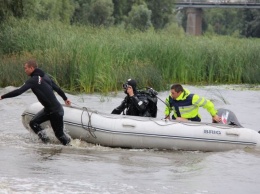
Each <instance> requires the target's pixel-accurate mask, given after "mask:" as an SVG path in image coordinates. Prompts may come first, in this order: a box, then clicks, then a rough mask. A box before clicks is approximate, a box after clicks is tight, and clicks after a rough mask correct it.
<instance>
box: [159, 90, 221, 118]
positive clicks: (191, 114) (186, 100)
mask: <svg viewBox="0 0 260 194" xmlns="http://www.w3.org/2000/svg"><path fill="white" fill-rule="evenodd" d="M166 104H167V106H166V108H165V111H164V113H165V115H166V116H169V115H170V114H171V112H172V111H173V117H175V118H176V117H179V116H178V111H176V108H177V109H179V113H180V116H181V117H182V118H186V119H192V118H195V117H199V118H201V116H200V114H199V107H203V108H205V109H206V110H207V111H208V112H209V113H210V114H211V116H215V115H216V114H217V110H216V109H215V107H214V104H213V103H212V102H211V101H210V100H207V99H205V98H204V97H200V96H199V95H197V94H190V91H189V90H187V89H184V91H183V92H182V93H181V95H180V96H179V97H178V98H177V99H176V100H174V99H173V98H172V97H171V95H169V96H168V97H167V98H166Z"/></svg>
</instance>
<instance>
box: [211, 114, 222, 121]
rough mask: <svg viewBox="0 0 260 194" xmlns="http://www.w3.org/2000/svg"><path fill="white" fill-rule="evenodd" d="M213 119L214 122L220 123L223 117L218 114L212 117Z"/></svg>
mask: <svg viewBox="0 0 260 194" xmlns="http://www.w3.org/2000/svg"><path fill="white" fill-rule="evenodd" d="M212 120H213V123H214V122H217V123H219V122H220V121H221V117H219V116H218V115H215V116H213V117H212Z"/></svg>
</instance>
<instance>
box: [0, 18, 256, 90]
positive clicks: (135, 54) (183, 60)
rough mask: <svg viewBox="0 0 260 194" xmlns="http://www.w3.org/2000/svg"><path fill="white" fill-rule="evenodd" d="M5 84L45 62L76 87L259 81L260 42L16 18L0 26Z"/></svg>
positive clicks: (18, 82) (175, 30) (71, 87)
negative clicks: (27, 68) (25, 67)
mask: <svg viewBox="0 0 260 194" xmlns="http://www.w3.org/2000/svg"><path fill="white" fill-rule="evenodd" d="M0 29H1V30H0V55H1V61H0V77H1V79H0V87H6V86H10V85H11V86H20V85H21V84H23V82H24V80H26V79H27V78H26V75H25V73H24V71H23V63H24V62H26V61H27V60H28V59H31V58H34V59H36V60H37V62H38V63H39V66H40V68H42V69H43V70H44V71H45V72H47V73H49V74H51V75H52V76H53V78H54V79H55V80H56V81H57V83H58V84H59V85H60V86H61V87H62V88H64V89H65V90H66V91H68V92H71V93H96V92H97V93H109V92H111V91H114V92H117V91H118V90H119V91H121V87H122V83H123V82H125V81H126V79H128V78H134V79H136V80H137V82H138V86H139V87H140V89H141V88H142V87H146V86H150V87H153V88H154V89H156V90H158V91H161V90H168V86H169V83H177V82H178V83H181V84H188V85H222V84H256V85H257V84H260V55H259V53H260V40H259V39H246V38H235V37H231V36H201V37H194V36H187V35H185V33H184V32H183V31H182V30H181V28H179V27H178V26H173V27H172V28H168V29H165V30H162V31H159V32H155V31H153V30H149V31H147V32H140V31H134V30H131V29H129V30H128V31H126V30H125V29H123V28H120V27H111V28H104V27H99V28H98V27H86V26H84V27H83V26H76V25H73V26H72V25H66V24H62V23H59V22H51V21H35V20H16V19H11V20H9V21H8V22H6V23H3V24H2V25H1V26H0Z"/></svg>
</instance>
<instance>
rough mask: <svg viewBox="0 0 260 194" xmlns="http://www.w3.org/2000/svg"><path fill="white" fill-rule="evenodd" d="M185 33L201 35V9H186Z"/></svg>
mask: <svg viewBox="0 0 260 194" xmlns="http://www.w3.org/2000/svg"><path fill="white" fill-rule="evenodd" d="M186 13H187V26H186V33H187V34H189V35H195V36H199V35H201V34H202V9H201V8H187V12H186Z"/></svg>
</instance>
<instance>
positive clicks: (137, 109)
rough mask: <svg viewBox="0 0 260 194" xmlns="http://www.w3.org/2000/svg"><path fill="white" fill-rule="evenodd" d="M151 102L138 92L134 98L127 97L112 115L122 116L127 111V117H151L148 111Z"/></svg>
mask: <svg viewBox="0 0 260 194" xmlns="http://www.w3.org/2000/svg"><path fill="white" fill-rule="evenodd" d="M148 104H149V101H148V99H147V97H146V96H144V95H142V94H141V93H138V92H136V94H135V95H134V96H132V97H130V96H129V95H127V96H126V97H125V99H124V100H123V101H122V103H121V104H120V105H119V106H118V107H117V108H115V109H114V110H113V111H112V112H111V114H121V113H122V112H123V111H124V110H125V109H126V115H132V116H142V117H151V113H150V112H149V110H148Z"/></svg>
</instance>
